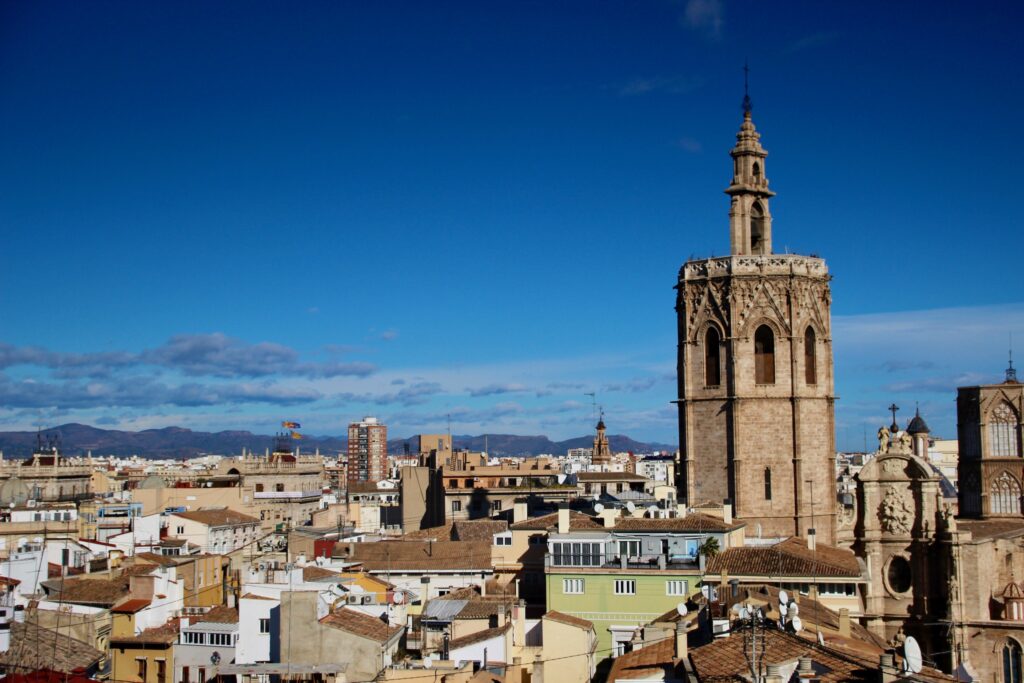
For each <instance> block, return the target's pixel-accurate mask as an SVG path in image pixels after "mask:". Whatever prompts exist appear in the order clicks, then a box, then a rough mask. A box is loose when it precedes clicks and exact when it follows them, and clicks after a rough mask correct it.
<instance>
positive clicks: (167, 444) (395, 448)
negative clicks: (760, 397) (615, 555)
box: [0, 423, 675, 459]
mask: <svg viewBox="0 0 1024 683" xmlns="http://www.w3.org/2000/svg"><path fill="white" fill-rule="evenodd" d="M55 434H59V435H60V443H61V452H62V453H64V454H65V455H85V454H86V453H88V452H89V451H92V454H93V455H121V456H124V455H139V456H142V457H145V458H157V459H159V458H186V457H193V456H196V455H201V454H203V453H214V454H218V455H236V454H239V453H241V452H242V449H243V448H245V449H248V450H252V451H254V452H256V453H261V452H263V451H265V450H266V449H268V448H273V445H274V437H273V436H268V435H266V434H253V433H252V432H247V431H224V432H194V431H192V430H191V429H184V428H182V427H165V428H163V429H144V430H142V431H139V432H128V431H121V430H117V429H99V428H97V427H91V426H89V425H83V424H76V423H71V424H65V425H60V426H59V427H53V428H52V429H47V430H46V431H44V432H43V436H44V439H45V438H46V437H48V436H51V435H55ZM37 436H38V435H37V433H36V432H0V450H2V451H3V454H4V457H7V458H10V457H27V456H29V455H31V454H32V451H33V450H34V449H35V447H36V443H37ZM412 440H413V439H412V437H410V438H409V439H390V440H389V441H388V452H389V453H391V454H392V455H397V454H401V453H402V452H404V450H405V444H407V443H410V442H411V441H412ZM453 440H454V441H455V447H456V448H468V449H469V450H472V451H481V450H484V448H485V445H486V448H487V450H488V452H489V453H490V454H491V455H496V456H529V455H541V454H544V453H552V454H556V455H564V454H565V452H566V450H568V449H569V448H589V447H590V446H592V445H593V442H594V437H592V436H580V437H576V438H574V439H566V440H565V441H552V440H551V439H549V438H548V437H546V436H518V435H515V434H482V435H480V436H468V435H461V436H460V435H456V436H454V437H453ZM608 441H609V442H610V444H611V447H612V450H613V451H615V452H619V451H632V452H634V453H650V452H652V451H665V450H668V451H672V450H675V446H670V445H667V444H660V443H644V442H641V441H634V440H633V439H631V438H629V437H628V436H622V435H618V434H613V435H609V436H608ZM292 443H293V445H294V446H301V447H302V450H303V451H308V452H312V451H314V450H315V449H317V448H319V449H320V452H321V453H323V454H325V455H332V454H335V453H338V452H339V451H344V450H345V449H346V448H347V445H348V444H347V439H346V438H345V437H338V436H309V435H307V436H305V437H304V438H303V439H302V440H301V441H294V442H292Z"/></svg>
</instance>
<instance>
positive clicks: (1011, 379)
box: [1006, 332, 1017, 382]
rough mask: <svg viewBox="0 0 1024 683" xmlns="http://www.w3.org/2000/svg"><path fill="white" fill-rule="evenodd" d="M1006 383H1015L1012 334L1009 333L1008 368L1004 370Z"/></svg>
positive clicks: (1015, 371)
mask: <svg viewBox="0 0 1024 683" xmlns="http://www.w3.org/2000/svg"><path fill="white" fill-rule="evenodd" d="M1006 381H1007V382H1016V381H1017V369H1016V368H1015V367H1013V332H1011V333H1010V366H1009V367H1008V368H1006Z"/></svg>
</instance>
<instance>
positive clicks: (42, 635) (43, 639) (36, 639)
mask: <svg viewBox="0 0 1024 683" xmlns="http://www.w3.org/2000/svg"><path fill="white" fill-rule="evenodd" d="M11 644H12V645H14V644H17V647H12V648H10V649H9V650H7V651H6V652H0V666H4V667H8V668H18V669H21V670H26V669H42V668H47V669H53V670H55V671H62V672H71V671H74V670H75V669H78V668H83V669H89V668H90V667H92V666H93V665H94V664H96V663H97V662H98V661H100V660H101V659H103V653H102V652H100V651H99V650H97V649H96V648H94V647H92V646H90V645H89V644H88V643H85V642H83V641H81V640H78V639H76V638H73V637H71V635H70V634H69V633H68V631H67V629H64V630H62V631H61V632H60V633H59V634H58V633H57V631H54V630H51V629H48V628H43V627H42V626H39V625H38V624H34V623H31V622H27V621H26V622H20V621H15V622H12V623H11Z"/></svg>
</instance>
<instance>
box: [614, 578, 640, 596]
mask: <svg viewBox="0 0 1024 683" xmlns="http://www.w3.org/2000/svg"><path fill="white" fill-rule="evenodd" d="M615 594H616V595H636V581H634V580H633V579H615Z"/></svg>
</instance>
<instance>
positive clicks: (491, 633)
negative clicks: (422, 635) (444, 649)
mask: <svg viewBox="0 0 1024 683" xmlns="http://www.w3.org/2000/svg"><path fill="white" fill-rule="evenodd" d="M510 628H512V622H508V623H506V624H505V625H504V626H498V627H496V628H488V629H484V630H483V631H477V632H476V633H470V634H469V635H468V636H462V637H461V638H456V639H455V640H453V641H451V642H449V643H448V647H449V649H451V650H456V649H458V648H460V647H466V646H467V645H474V644H476V643H482V642H484V641H485V640H490V639H491V638H496V637H498V636H501V635H504V634H505V633H507V632H508V630H509V629H510Z"/></svg>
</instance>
